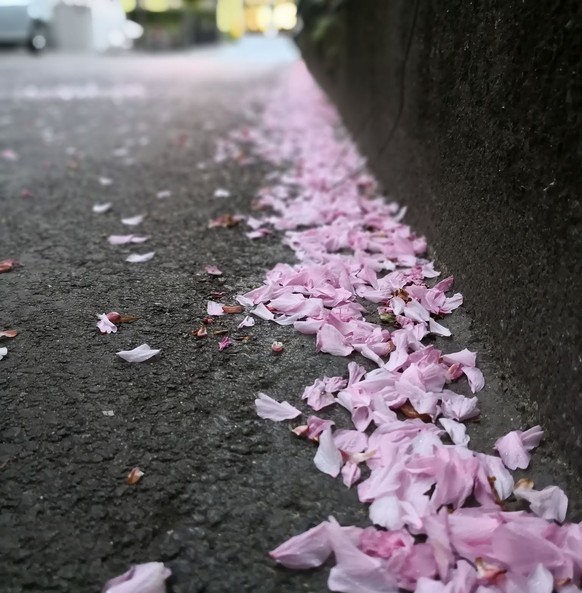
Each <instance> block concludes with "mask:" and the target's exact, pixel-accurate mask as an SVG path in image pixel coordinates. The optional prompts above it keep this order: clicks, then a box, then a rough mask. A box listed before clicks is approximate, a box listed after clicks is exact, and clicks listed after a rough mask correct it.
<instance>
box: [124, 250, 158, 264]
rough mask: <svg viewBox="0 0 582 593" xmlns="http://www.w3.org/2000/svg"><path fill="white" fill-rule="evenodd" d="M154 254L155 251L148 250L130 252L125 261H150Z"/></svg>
mask: <svg viewBox="0 0 582 593" xmlns="http://www.w3.org/2000/svg"><path fill="white" fill-rule="evenodd" d="M155 254H156V252H155V251H149V252H148V253H132V254H131V255H128V256H127V257H126V258H125V261H127V262H129V263H130V264H140V263H142V262H146V261H150V259H152V258H153V257H154V255H155Z"/></svg>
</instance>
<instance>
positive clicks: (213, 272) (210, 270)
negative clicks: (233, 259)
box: [204, 266, 222, 276]
mask: <svg viewBox="0 0 582 593" xmlns="http://www.w3.org/2000/svg"><path fill="white" fill-rule="evenodd" d="M204 269H205V270H206V273H207V274H210V275H211V276H222V272H221V271H220V270H219V269H218V268H217V267H216V266H206V268H204Z"/></svg>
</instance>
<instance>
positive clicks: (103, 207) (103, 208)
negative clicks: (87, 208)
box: [93, 202, 112, 214]
mask: <svg viewBox="0 0 582 593" xmlns="http://www.w3.org/2000/svg"><path fill="white" fill-rule="evenodd" d="M111 206H112V204H111V202H107V203H105V204H93V212H95V214H103V213H104V212H107V211H108V210H111Z"/></svg>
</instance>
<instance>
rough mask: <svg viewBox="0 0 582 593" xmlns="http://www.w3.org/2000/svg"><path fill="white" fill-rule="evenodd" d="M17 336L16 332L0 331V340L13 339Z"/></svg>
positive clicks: (11, 330)
mask: <svg viewBox="0 0 582 593" xmlns="http://www.w3.org/2000/svg"><path fill="white" fill-rule="evenodd" d="M17 335H18V330H15V329H3V330H1V331H0V338H15V337H16V336H17Z"/></svg>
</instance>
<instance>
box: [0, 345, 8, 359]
mask: <svg viewBox="0 0 582 593" xmlns="http://www.w3.org/2000/svg"><path fill="white" fill-rule="evenodd" d="M7 354H8V348H0V360H2V359H3V358H4V357H5V356H6V355H7Z"/></svg>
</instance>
